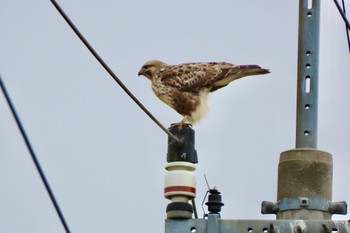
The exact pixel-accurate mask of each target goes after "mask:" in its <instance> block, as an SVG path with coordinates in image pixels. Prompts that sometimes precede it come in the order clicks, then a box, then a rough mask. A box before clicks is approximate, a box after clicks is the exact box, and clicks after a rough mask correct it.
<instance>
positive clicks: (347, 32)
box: [342, 0, 350, 53]
mask: <svg viewBox="0 0 350 233" xmlns="http://www.w3.org/2000/svg"><path fill="white" fill-rule="evenodd" d="M342 6H343V13H344V15H346V7H345V0H342ZM345 31H346V38H347V40H348V48H349V53H350V35H349V31H350V28H349V29H348V28H347V26H346V25H345Z"/></svg>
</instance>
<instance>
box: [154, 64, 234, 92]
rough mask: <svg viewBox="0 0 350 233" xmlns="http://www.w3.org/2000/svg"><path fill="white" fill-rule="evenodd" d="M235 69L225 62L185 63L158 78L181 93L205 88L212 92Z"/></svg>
mask: <svg viewBox="0 0 350 233" xmlns="http://www.w3.org/2000/svg"><path fill="white" fill-rule="evenodd" d="M233 67H234V65H232V64H229V63H224V62H220V63H217V62H210V63H185V64H181V65H176V66H169V67H167V68H165V69H164V70H162V71H161V72H160V73H159V76H158V77H159V78H160V79H161V81H162V83H164V85H168V86H171V87H173V88H177V89H179V90H181V91H192V92H199V91H200V90H201V89H203V88H207V89H209V90H210V89H211V88H212V87H213V85H214V83H215V82H217V81H219V80H222V79H223V78H225V77H226V75H227V74H228V73H229V70H230V69H232V68H233ZM226 85H227V84H226Z"/></svg>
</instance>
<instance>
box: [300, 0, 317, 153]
mask: <svg viewBox="0 0 350 233" xmlns="http://www.w3.org/2000/svg"><path fill="white" fill-rule="evenodd" d="M319 34H320V0H300V2H299V39H298V83H297V122H296V148H316V147H317V108H318V59H319Z"/></svg>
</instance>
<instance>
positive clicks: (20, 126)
mask: <svg viewBox="0 0 350 233" xmlns="http://www.w3.org/2000/svg"><path fill="white" fill-rule="evenodd" d="M0 86H1V89H2V92H3V93H4V96H5V99H6V101H7V104H8V105H9V107H10V109H11V112H12V115H13V117H14V118H15V120H16V123H17V126H18V128H19V130H20V132H21V134H22V137H23V139H24V142H25V144H26V146H27V148H28V150H29V153H30V155H31V157H32V159H33V162H34V164H35V167H36V169H37V171H38V172H39V175H40V177H41V180H42V181H43V183H44V185H45V188H46V191H47V192H48V194H49V196H50V199H51V202H52V204H53V205H54V207H55V209H56V212H57V214H58V217H59V218H60V220H61V223H62V225H63V227H64V229H65V231H66V232H67V233H70V230H69V227H68V225H67V222H66V220H65V219H64V216H63V214H62V212H61V209H60V207H59V205H58V203H57V201H56V198H55V196H54V194H53V192H52V190H51V188H50V185H49V182H48V181H47V179H46V177H45V174H44V172H43V170H42V168H41V166H40V163H39V161H38V159H37V157H36V155H35V153H34V150H33V147H32V145H31V143H30V141H29V138H28V136H27V134H26V132H25V130H24V128H23V126H22V123H21V121H20V119H19V117H18V114H17V112H16V110H15V107H14V105H13V104H12V101H11V98H10V96H9V94H8V92H7V90H6V87H5V84H4V83H3V82H2V79H1V75H0Z"/></svg>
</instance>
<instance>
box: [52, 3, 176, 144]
mask: <svg viewBox="0 0 350 233" xmlns="http://www.w3.org/2000/svg"><path fill="white" fill-rule="evenodd" d="M51 3H52V4H53V5H54V6H55V7H56V9H57V10H58V12H59V13H60V14H61V15H62V17H63V18H64V20H65V21H66V22H67V23H68V25H69V26H70V27H71V28H72V30H73V31H74V32H75V34H77V36H78V37H79V38H80V40H81V41H82V42H83V43H84V45H85V46H86V47H87V48H88V50H89V51H90V52H91V53H92V55H93V56H94V57H95V58H96V59H97V61H98V62H99V63H100V64H101V65H102V66H103V68H105V70H106V71H107V72H108V73H109V74H110V75H111V76H112V78H113V79H114V80H115V81H116V82H117V83H118V84H119V86H120V87H121V88H122V89H123V90H124V91H125V92H126V94H128V95H129V96H130V98H131V99H132V100H133V101H134V102H135V103H136V104H137V105H138V106H139V107H140V108H141V109H142V110H143V111H144V112H145V113H146V114H147V115H148V116H149V117H150V118H151V119H152V120H153V121H154V123H156V124H157V125H158V126H159V127H160V128H161V129H162V130H163V131H164V132H165V133H166V134H167V135H168V136H169V137H170V138H171V139H173V140H175V141H177V142H180V140H179V139H178V138H176V137H175V136H174V135H173V134H172V133H171V132H170V131H169V130H168V129H167V128H165V127H164V126H163V125H162V124H161V123H160V122H159V121H158V120H157V119H156V118H155V117H154V116H153V115H152V114H151V113H150V112H149V111H148V109H147V108H146V107H145V106H143V104H142V103H141V102H140V101H139V100H138V99H137V98H136V97H135V96H134V95H133V94H132V93H131V91H129V89H128V88H127V87H126V86H125V85H124V84H123V82H122V81H121V80H120V79H119V78H118V77H117V75H115V74H114V72H113V71H112V70H111V69H110V68H109V66H108V65H107V64H106V63H105V62H104V60H103V59H102V58H101V57H100V55H98V53H97V52H96V51H95V49H94V48H93V47H92V46H91V45H90V43H89V42H88V41H87V40H86V39H85V37H84V36H83V35H82V34H81V32H80V31H79V30H78V28H77V27H76V26H75V25H74V23H73V22H72V21H71V20H70V19H69V17H68V16H67V15H66V13H65V12H64V11H63V9H62V8H61V7H60V6H59V5H58V3H57V2H56V1H55V0H51Z"/></svg>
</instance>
